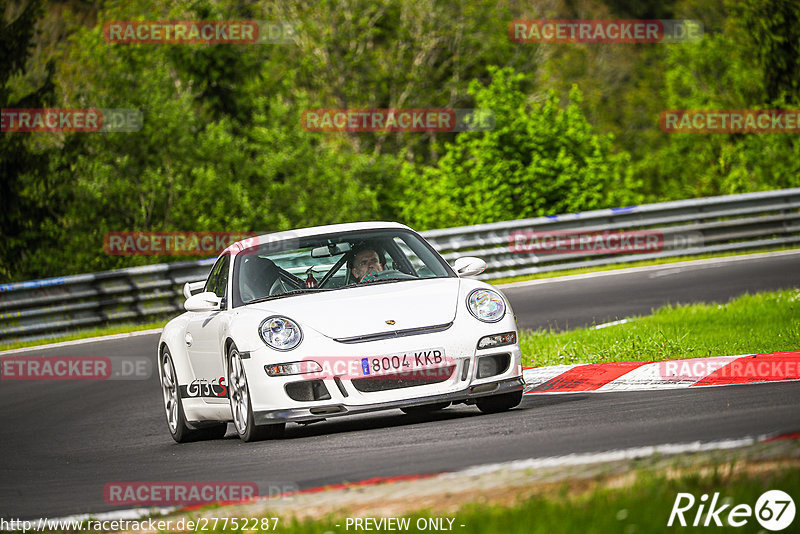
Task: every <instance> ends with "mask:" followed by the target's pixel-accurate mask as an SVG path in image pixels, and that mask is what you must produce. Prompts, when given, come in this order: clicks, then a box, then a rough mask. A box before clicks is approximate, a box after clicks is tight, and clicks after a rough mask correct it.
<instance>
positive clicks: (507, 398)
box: [475, 391, 522, 413]
mask: <svg viewBox="0 0 800 534" xmlns="http://www.w3.org/2000/svg"><path fill="white" fill-rule="evenodd" d="M520 402H522V391H512V392H511V393H503V394H501V395H492V396H491V397H480V398H478V399H475V404H476V405H477V406H478V409H479V410H480V411H482V412H483V413H500V412H505V411H507V410H510V409H511V408H514V407H515V406H517V405H519V403H520Z"/></svg>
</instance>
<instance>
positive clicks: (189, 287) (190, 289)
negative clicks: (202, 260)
mask: <svg viewBox="0 0 800 534" xmlns="http://www.w3.org/2000/svg"><path fill="white" fill-rule="evenodd" d="M205 286H206V281H205V280H200V281H199V282H186V283H185V284H183V296H184V298H187V299H188V298H189V297H191V296H192V293H194V292H195V291H197V290H198V289H203V288H204V287H205Z"/></svg>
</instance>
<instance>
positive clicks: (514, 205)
mask: <svg viewBox="0 0 800 534" xmlns="http://www.w3.org/2000/svg"><path fill="white" fill-rule="evenodd" d="M489 72H490V73H491V76H492V81H491V83H490V84H489V85H487V86H483V85H482V84H480V83H479V82H473V84H472V85H471V86H470V94H472V95H474V96H475V101H476V107H477V108H478V109H487V110H491V111H492V112H493V114H494V116H495V122H496V126H495V127H494V128H492V129H489V130H487V131H475V132H465V133H463V134H461V135H459V136H458V137H457V139H456V141H455V142H454V143H448V144H447V145H446V147H445V151H444V154H443V156H442V157H441V158H440V159H439V161H438V164H437V165H435V166H425V165H413V164H410V163H407V164H405V165H404V167H403V178H404V180H405V181H406V183H405V184H404V186H405V189H406V191H408V194H406V195H405V196H404V197H403V198H402V199H401V201H400V203H399V204H400V206H401V208H400V209H401V211H402V214H403V216H404V217H405V219H406V220H408V221H409V222H411V223H412V224H414V225H416V226H419V227H423V228H435V227H442V226H453V225H467V224H477V223H481V222H494V221H502V220H508V219H519V218H526V217H535V216H540V215H552V214H556V213H567V212H575V211H582V210H590V209H597V208H604V207H611V206H619V205H625V204H628V203H631V202H635V195H634V194H632V193H631V190H632V189H633V183H632V180H631V178H630V176H628V175H626V173H625V171H624V168H623V166H624V163H625V161H626V159H627V156H626V155H625V154H624V153H623V154H614V153H612V151H611V142H612V138H611V137H610V136H603V135H598V134H596V133H594V130H593V128H592V126H591V125H590V124H589V123H588V121H587V120H586V118H585V117H584V116H583V114H582V113H581V110H580V107H579V104H580V102H581V93H580V91H579V90H578V89H577V87H574V88H573V90H572V92H571V93H570V100H569V103H568V104H567V105H566V107H565V108H564V109H562V108H561V106H560V105H559V102H558V98H557V97H556V95H555V94H554V93H553V92H549V93H547V94H546V95H544V97H543V98H542V99H541V100H540V101H538V102H536V101H534V102H531V101H530V100H529V98H528V97H527V95H525V93H524V92H523V91H522V89H521V86H522V81H523V80H524V76H523V75H521V74H518V73H514V72H513V70H512V69H509V68H503V69H501V68H496V67H494V68H489Z"/></svg>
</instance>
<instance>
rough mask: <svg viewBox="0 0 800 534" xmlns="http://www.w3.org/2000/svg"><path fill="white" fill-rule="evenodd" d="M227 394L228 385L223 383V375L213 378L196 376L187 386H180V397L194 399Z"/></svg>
mask: <svg viewBox="0 0 800 534" xmlns="http://www.w3.org/2000/svg"><path fill="white" fill-rule="evenodd" d="M227 396H228V387H227V386H226V385H225V377H224V376H221V377H219V378H215V379H214V380H206V379H205V378H198V379H196V380H192V381H191V382H190V383H189V385H188V386H181V397H183V398H185V399H194V398H198V397H205V398H212V399H217V398H224V397H227Z"/></svg>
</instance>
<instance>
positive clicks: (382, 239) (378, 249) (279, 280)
mask: <svg viewBox="0 0 800 534" xmlns="http://www.w3.org/2000/svg"><path fill="white" fill-rule="evenodd" d="M455 276H456V275H455V273H454V272H453V270H452V269H451V268H450V267H449V266H448V265H447V264H446V263H445V261H444V260H443V259H442V258H441V256H439V254H438V253H437V252H436V251H435V250H433V248H432V247H431V246H430V245H429V244H428V243H427V242H426V241H425V240H424V239H422V238H421V237H420V236H418V235H417V234H415V233H413V232H410V231H408V230H402V229H389V230H368V231H363V230H362V231H354V232H337V233H332V234H324V235H317V236H309V237H306V238H300V239H291V240H287V241H284V242H280V243H274V242H270V243H268V244H265V245H261V246H258V247H252V248H250V249H246V250H244V251H242V252H240V253H239V254H238V255H237V256H236V261H235V263H234V272H233V306H234V307H236V306H241V305H244V304H250V303H253V302H257V301H264V300H270V299H273V298H283V297H287V296H290V295H297V294H301V293H308V292H316V291H332V290H337V289H343V288H348V287H361V286H366V285H372V284H384V283H394V282H403V281H412V280H419V279H422V278H447V277H455Z"/></svg>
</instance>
